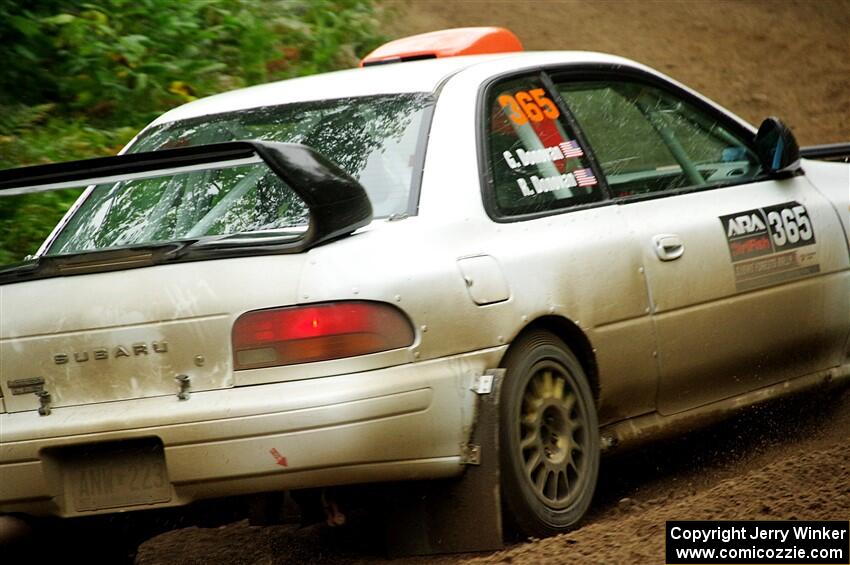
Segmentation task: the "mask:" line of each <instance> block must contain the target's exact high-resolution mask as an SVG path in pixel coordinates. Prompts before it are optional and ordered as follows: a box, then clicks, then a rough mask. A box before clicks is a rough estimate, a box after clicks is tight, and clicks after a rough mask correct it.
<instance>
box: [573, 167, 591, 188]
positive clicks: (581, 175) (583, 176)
mask: <svg viewBox="0 0 850 565" xmlns="http://www.w3.org/2000/svg"><path fill="white" fill-rule="evenodd" d="M573 175H575V177H576V182H577V183H578V185H579V186H593V185H594V184H596V177H595V176H593V171H592V170H590V169H577V170H575V171H573Z"/></svg>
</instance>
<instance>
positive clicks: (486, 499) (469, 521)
mask: <svg viewBox="0 0 850 565" xmlns="http://www.w3.org/2000/svg"><path fill="white" fill-rule="evenodd" d="M491 376H492V385H491V386H489V387H487V388H489V389H490V390H489V392H481V389H479V390H478V391H477V392H478V393H479V395H478V407H477V415H476V422H475V427H474V429H473V432H472V436H471V438H470V443H469V446H467V449H466V453H465V455H464V456H465V458H466V470H465V471H464V473H463V475H462V476H461V477H459V478H457V479H451V480H447V481H428V482H421V483H406V484H404V485H397V487H396V488H393V489H391V493H390V497H388V503H387V507H386V508H387V510H388V515H387V525H386V529H385V530H386V536H387V538H386V546H387V551H388V553H389V555H390V556H391V557H399V556H404V555H431V554H436V553H465V552H472V551H496V550H499V549H501V548H502V547H503V542H502V508H501V498H500V494H499V393H500V391H501V385H502V378H503V376H504V371H503V370H501V369H499V370H494V371H488V373H487V374H486V375H485V377H491ZM487 380H488V381H489V378H488V379H487ZM485 390H486V389H485Z"/></svg>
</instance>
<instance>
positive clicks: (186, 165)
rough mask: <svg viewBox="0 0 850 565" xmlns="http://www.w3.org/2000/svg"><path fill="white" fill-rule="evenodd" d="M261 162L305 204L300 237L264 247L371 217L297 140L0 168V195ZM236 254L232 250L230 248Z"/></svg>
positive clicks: (343, 178) (339, 177)
mask: <svg viewBox="0 0 850 565" xmlns="http://www.w3.org/2000/svg"><path fill="white" fill-rule="evenodd" d="M251 163H265V164H266V165H267V166H268V167H269V169H271V170H272V172H274V173H275V174H276V175H277V176H278V177H280V178H281V179H282V180H283V181H284V182H285V183H286V184H287V185H288V186H289V187H290V188H291V189H292V190H293V191H294V192H295V193H296V194H298V196H300V197H301V198H302V199H303V200H304V203H305V204H306V205H307V208H309V210H310V226H309V228H308V229H307V231H306V233H305V234H304V235H303V237H300V238H298V239H297V240H295V241H290V242H286V243H282V244H279V245H274V246H267V247H266V249H267V252H276V253H297V252H300V251H304V250H306V249H309V248H310V247H314V246H316V245H318V244H320V243H322V242H325V241H328V240H331V239H334V238H337V237H340V236H343V235H347V234H350V233H351V232H353V231H354V230H356V229H357V228H360V227H362V226H365V225H367V224H368V223H369V222H371V221H372V205H371V203H370V201H369V197H368V195H367V194H366V190H365V189H364V188H363V187H362V186H361V185H360V183H358V182H357V181H356V180H355V179H353V178H352V177H351V176H350V175H349V174H348V173H346V172H345V171H343V170H342V169H340V168H339V167H338V166H337V165H336V164H334V163H333V162H332V161H330V160H329V159H327V158H326V157H325V156H324V155H322V154H321V153H319V152H318V151H316V150H315V149H313V148H311V147H308V146H306V145H302V144H300V143H275V142H268V141H232V142H227V143H216V144H211V145H198V146H192V147H181V148H178V149H163V150H161V151H151V152H147V153H130V154H125V155H118V156H115V157H100V158H97V159H86V160H83V161H70V162H66V163H55V164H50V165H37V166H34V167H22V168H18V169H7V170H5V171H0V196H10V195H16V194H28V193H34V192H44V191H49V190H59V189H63V188H72V187H81V186H90V185H95V184H103V183H110V182H117V181H121V180H131V179H136V178H149V177H155V176H165V175H171V174H176V173H184V172H190V171H193V170H204V169H215V168H224V167H234V166H239V165H245V164H251ZM234 254H238V253H234Z"/></svg>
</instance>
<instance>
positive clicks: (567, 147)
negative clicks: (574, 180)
mask: <svg viewBox="0 0 850 565" xmlns="http://www.w3.org/2000/svg"><path fill="white" fill-rule="evenodd" d="M558 147H560V148H561V153H563V154H564V158H566V159H569V158H570V157H581V156H582V155H584V151H582V150H581V147H579V145H578V142H577V141H576V140H570V141H564V142H563V143H559V144H558Z"/></svg>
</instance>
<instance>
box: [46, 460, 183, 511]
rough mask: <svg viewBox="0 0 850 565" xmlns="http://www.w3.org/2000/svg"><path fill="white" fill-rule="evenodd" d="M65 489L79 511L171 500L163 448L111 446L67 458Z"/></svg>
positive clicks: (64, 469) (64, 470) (64, 472)
mask: <svg viewBox="0 0 850 565" xmlns="http://www.w3.org/2000/svg"><path fill="white" fill-rule="evenodd" d="M63 474H64V477H65V492H66V493H69V494H70V495H71V498H72V499H73V504H74V508H76V509H77V511H85V510H100V509H103V508H118V507H122V506H137V505H141V504H155V503H158V502H168V501H169V500H171V483H170V482H169V480H168V473H167V471H166V467H165V457H164V456H163V452H162V447H161V446H156V447H154V448H151V447H146V448H144V449H109V450H99V451H96V452H92V453H88V454H86V456H85V457H75V458H74V459H72V460H70V461H67V460H66V461H65V464H64V466H63Z"/></svg>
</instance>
